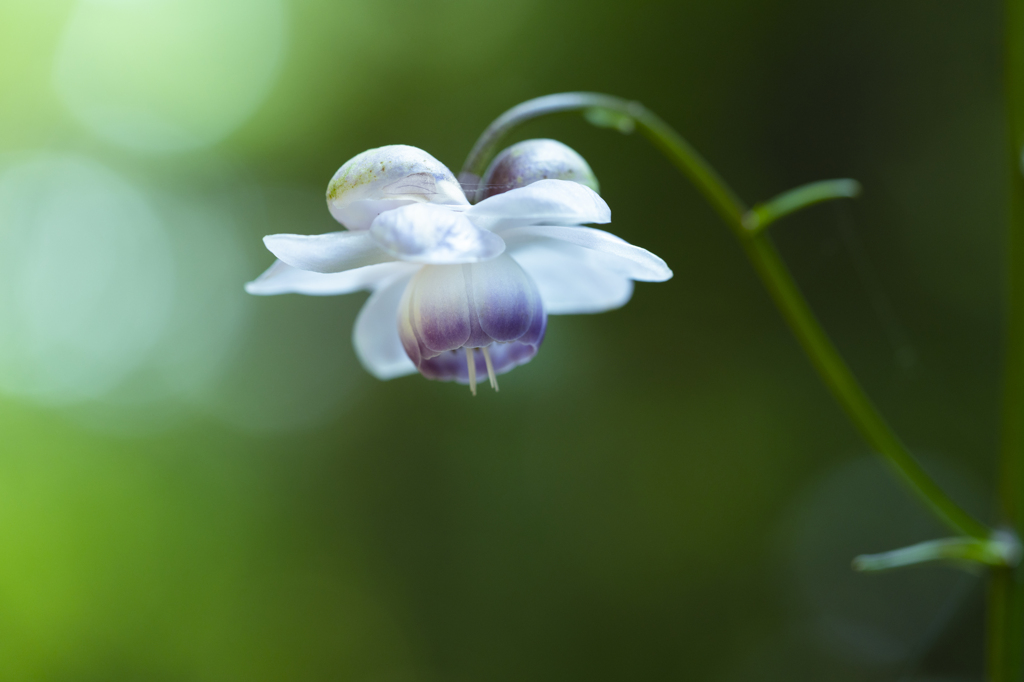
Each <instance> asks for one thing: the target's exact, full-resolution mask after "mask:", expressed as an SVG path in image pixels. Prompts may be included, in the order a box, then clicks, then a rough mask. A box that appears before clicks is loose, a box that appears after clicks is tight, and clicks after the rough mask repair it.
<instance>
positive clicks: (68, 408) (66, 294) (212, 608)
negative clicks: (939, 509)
mask: <svg viewBox="0 0 1024 682" xmlns="http://www.w3.org/2000/svg"><path fill="white" fill-rule="evenodd" d="M1000 30H1001V29H1000V26H999V16H998V7H997V5H996V3H993V2H972V3H935V2H928V1H927V0H901V1H899V2H883V1H882V0H861V1H859V2H854V1H853V0H841V1H838V2H825V3H823V2H812V1H811V0H775V1H772V0H720V1H717V2H712V1H711V0H692V1H690V2H667V1H662V2H655V1H649V0H636V1H634V2H630V3H622V2H614V1H606V0H587V1H584V0H552V1H543V0H517V1H516V2H504V3H489V2H480V1H479V0H477V1H472V0H451V1H447V2H434V3H421V2H414V1H412V0H376V1H375V2H355V1H348V0H80V1H77V2H76V1H72V0H0V680H4V681H8V680H10V681H12V682H20V681H22V680H26V681H27V680H52V681H60V682H65V681H79V680H83V681H91V680H97V681H98V680H104V681H115V680H151V681H152V680H156V681H159V680H176V681H177V680H197V681H198V680H210V681H213V680H218V681H220V680H240V681H241V680H244V681H246V682H258V681H261V680H268V681H269V680H328V679H329V680H354V681H363V680H365V681H367V682H384V681H388V682H391V681H395V682H405V681H418V680H430V681H441V680H464V681H467V682H469V681H477V680H510V681H511V680H525V679H529V680H591V681H593V680H623V679H630V680H636V679H693V680H724V681H733V680H735V681H740V680H780V681H781V680H785V681H787V682H789V681H801V680H832V681H839V682H844V681H847V680H849V681H856V680H897V679H900V680H911V679H912V680H939V679H942V680H960V679H964V680H968V679H976V678H979V677H980V671H981V665H982V664H981V661H982V628H983V625H982V608H983V604H982V595H983V590H984V583H983V580H981V579H980V578H979V577H977V576H973V575H970V574H967V573H963V572H956V571H954V570H952V569H949V568H944V567H927V568H920V569H914V570H908V571H902V572H895V573H892V574H884V575H870V576H866V575H862V574H855V573H853V572H852V571H851V570H850V568H849V562H850V560H851V559H852V558H853V556H854V555H856V554H859V553H863V552H877V551H884V550H888V549H893V548H895V547H898V546H900V545H903V544H908V543H911V542H916V541H920V540H925V539H929V538H932V537H937V536H939V535H941V534H943V529H942V528H940V527H939V526H938V525H937V524H936V523H935V522H934V521H932V520H931V519H930V518H929V517H927V516H926V515H925V513H924V512H923V511H922V510H921V509H920V508H919V507H918V505H917V502H916V501H914V500H913V499H911V497H910V495H909V494H908V493H907V492H905V491H904V490H903V489H902V488H900V486H899V484H898V483H897V482H896V481H895V480H894V479H893V478H892V477H891V476H890V475H889V473H888V472H887V471H886V470H885V468H884V466H883V464H882V463H881V462H879V461H877V460H876V459H875V458H873V456H872V455H871V454H870V453H869V452H867V451H866V449H865V447H864V446H863V444H862V443H861V441H860V440H859V439H858V436H857V434H856V433H855V432H854V430H853V429H852V427H851V426H850V425H849V424H848V423H847V422H846V421H845V420H844V417H843V416H842V415H841V413H840V412H839V410H838V408H837V407H836V406H835V405H834V404H833V403H832V402H831V400H830V398H829V396H828V395H827V393H826V391H825V389H824V388H823V387H822V386H821V385H820V384H819V383H818V381H817V378H816V377H815V375H814V374H813V372H812V370H811V368H810V366H809V365H808V363H807V361H806V360H805V358H804V357H803V356H802V355H801V353H800V351H799V349H798V348H797V346H796V344H795V342H794V341H793V340H792V338H791V337H790V335H789V333H788V332H787V330H786V328H785V327H784V325H783V323H782V321H781V320H780V319H779V317H778V315H777V314H776V313H775V311H774V310H773V309H772V306H771V303H770V301H769V299H768V297H767V295H766V294H765V293H764V292H763V291H762V290H761V289H760V288H759V285H758V283H757V281H756V280H755V277H754V275H753V273H752V272H751V271H750V270H749V266H748V265H747V263H746V262H745V261H744V259H743V255H742V253H741V252H740V250H739V249H738V248H737V246H736V245H735V244H734V242H733V240H732V238H731V236H730V235H729V234H728V232H727V230H726V229H724V228H723V226H722V225H721V224H720V223H719V221H718V219H717V218H716V216H715V215H714V214H713V212H712V211H711V210H710V209H709V207H708V206H707V205H705V203H704V202H703V201H702V199H701V198H700V197H699V196H698V194H697V193H696V192H695V191H694V190H693V188H692V187H690V186H689V185H688V184H687V183H686V182H685V180H684V179H683V178H682V177H681V176H680V175H679V174H678V173H677V172H676V171H675V170H674V169H673V168H672V167H671V166H670V164H669V163H668V162H667V161H666V160H665V159H664V158H663V157H661V156H660V155H659V154H658V153H657V152H656V151H655V150H654V149H653V148H651V147H650V145H648V144H647V142H646V141H645V140H643V139H642V138H641V137H639V136H637V135H633V136H629V135H621V134H619V133H616V132H613V131H609V130H601V129H597V128H593V127H591V126H589V125H588V124H587V123H586V122H585V121H584V120H583V119H582V118H581V117H579V116H564V117H560V118H552V119H547V120H543V121H538V122H534V123H531V124H529V125H528V126H526V127H525V128H524V129H522V131H521V135H520V136H519V138H518V139H523V138H525V137H554V138H557V139H559V140H561V141H563V142H565V143H567V144H569V145H570V146H572V147H573V148H575V149H576V150H577V151H579V152H580V153H581V154H582V155H583V156H584V157H585V158H586V159H587V160H588V161H589V163H590V165H591V166H592V167H593V169H594V171H595V172H596V174H597V176H598V178H599V179H600V182H601V188H602V192H603V196H604V197H605V199H606V200H607V201H608V203H609V205H610V206H611V207H612V211H613V223H612V225H611V228H610V229H611V230H612V231H614V232H616V233H617V234H619V235H620V236H622V237H623V238H625V239H627V240H629V241H631V242H633V243H635V244H638V245H641V246H644V247H646V248H648V249H650V250H651V251H653V252H654V253H657V254H659V255H660V256H662V257H663V258H665V260H666V261H667V262H668V264H669V265H670V266H671V267H672V268H673V270H674V271H675V277H674V279H672V280H671V281H669V282H668V283H665V284H658V285H653V284H639V285H638V286H637V289H636V293H635V295H634V298H633V300H632V301H631V302H630V304H629V305H627V306H626V307H625V308H623V309H621V310H618V311H614V312H610V313H606V314H602V315H595V316H575V317H554V318H552V319H551V320H550V323H549V327H548V334H547V339H546V341H545V343H544V346H543V348H542V350H541V352H540V353H539V355H538V356H537V358H536V359H535V360H534V361H533V362H531V363H530V364H528V365H525V366H523V367H520V368H518V369H516V370H515V371H513V372H512V373H510V374H508V375H506V376H503V377H502V378H501V392H500V393H499V394H494V393H492V392H491V391H489V389H487V388H486V387H484V388H482V389H481V392H480V395H479V396H478V397H476V398H472V397H471V396H470V394H469V391H468V390H467V389H466V387H464V386H458V385H455V384H446V383H436V382H431V381H428V380H426V379H423V378H422V377H419V376H412V377H406V378H402V379H398V380H394V381H390V382H378V381H376V380H374V379H373V378H372V377H370V376H369V375H368V374H366V373H365V371H364V370H363V369H362V368H361V367H360V366H359V363H358V361H357V359H356V357H355V355H354V352H353V349H352V346H351V342H350V335H351V330H352V325H353V321H354V318H355V315H356V313H357V311H358V309H359V307H360V306H361V304H362V302H363V300H365V294H356V295H350V296H344V297H332V298H314V297H301V296H280V297H268V298H256V297H249V296H247V295H246V294H245V293H244V292H243V290H242V285H243V283H244V282H245V281H248V280H250V279H253V278H254V277H256V276H257V275H258V274H259V273H260V272H262V271H263V270H264V269H265V268H266V267H267V266H269V264H270V263H271V262H272V260H273V259H272V256H271V255H270V254H269V253H268V252H267V251H266V250H265V249H264V248H263V246H262V243H261V241H260V239H261V237H262V236H263V235H265V234H270V233H275V232H297V233H320V232H326V231H331V230H333V229H336V224H335V223H334V222H333V221H332V220H331V218H330V215H329V214H328V212H327V210H326V207H325V204H324V196H323V193H324V190H325V188H326V185H327V181H328V180H329V178H330V177H331V175H332V174H333V172H334V171H335V170H336V169H337V168H338V167H339V166H340V165H341V164H342V163H343V162H344V161H346V160H347V159H349V158H350V157H352V156H353V155H355V154H357V153H359V152H360V151H363V150H365V149H368V148H371V147H376V146H380V145H384V144H393V143H404V144H411V145H415V146H419V147H421V148H423V149H425V150H427V151H428V152H430V153H431V154H433V155H434V156H436V157H437V158H439V159H440V160H442V161H443V162H445V163H446V164H448V165H449V167H451V168H452V169H453V170H454V171H455V172H458V168H459V166H460V165H461V163H462V160H463V159H464V158H465V155H466V154H467V153H468V151H469V148H470V146H471V145H472V143H473V142H474V140H475V139H476V137H477V135H478V134H479V133H480V132H481V131H482V130H483V129H484V127H485V126H486V125H487V124H488V123H489V122H490V121H491V120H492V119H493V118H494V117H496V116H497V115H498V114H500V113H501V112H502V111H504V110H505V109H507V108H509V107H511V106H512V105H514V104H516V103H518V102H521V101H523V100H525V99H528V98H531V97H535V96H539V95H543V94H548V93H552V92H559V91H567V90H593V91H599V92H607V93H610V94H615V95H619V96H623V97H628V98H633V99H637V100H639V101H642V102H643V103H644V104H645V105H647V106H648V107H649V108H651V109H652V110H653V111H655V112H657V113H658V114H659V115H660V116H662V117H663V118H664V119H666V120H667V121H668V122H670V123H672V124H673V125H675V126H676V127H677V128H678V129H679V130H680V131H681V132H682V133H683V134H684V135H686V136H688V137H689V139H690V140H691V141H692V142H693V143H694V144H695V146H697V148H698V149H699V150H701V152H702V153H703V154H704V155H705V156H706V157H707V158H708V159H709V160H710V161H711V162H712V164H714V165H715V167H716V168H717V169H718V170H719V171H720V172H721V173H722V174H723V175H724V176H725V177H726V178H727V179H728V180H729V181H730V183H732V184H733V186H734V187H735V188H736V189H737V191H738V192H740V194H741V195H742V196H743V197H744V198H745V199H746V200H747V201H750V202H753V201H757V200H763V199H766V198H769V197H770V196H773V195H774V194H776V193H778V192H781V191H783V190H786V189H789V188H790V187H793V186H795V185H797V184H800V183H804V182H809V181H813V180H819V179H824V178H831V177H853V178H857V179H858V180H860V181H861V182H862V183H863V185H864V187H865V192H864V195H863V197H862V198H861V199H859V200H857V201H856V202H855V203H854V202H840V203H835V204H829V205H824V206H819V207H815V208H812V209H810V210H808V211H806V212H805V213H802V214H800V215H796V216H793V217H790V218H787V219H785V220H784V221H782V222H780V223H778V224H776V225H774V226H773V227H772V228H771V229H772V231H773V233H774V234H775V236H776V238H777V241H778V243H779V246H780V248H781V250H782V252H783V254H784V256H785V258H786V259H787V262H788V263H789V264H790V265H791V267H792V269H793V271H794V273H795V275H796V277H797V279H798V281H799V282H800V284H801V286H802V287H803V288H804V290H805V292H806V294H807V296H808V298H809V299H810V301H811V303H812V304H813V306H814V308H815V310H816V312H817V313H818V314H819V315H820V317H821V319H822V322H823V324H824V325H825V327H826V328H827V329H828V330H829V332H830V333H831V334H832V335H833V336H834V338H835V339H836V342H837V344H838V346H839V347H840V349H841V350H842V351H843V352H844V353H845V354H847V356H848V358H849V360H850V362H851V364H852V366H853V367H854V369H855V370H856V371H857V372H858V374H859V375H860V377H861V378H862V380H863V382H864V384H865V385H866V387H867V389H868V391H869V393H870V394H871V395H872V396H873V397H875V399H876V400H877V402H878V403H879V405H880V407H881V408H882V411H883V412H884V413H885V414H886V415H887V416H888V417H889V418H890V420H891V421H892V423H893V425H894V426H895V427H896V429H897V431H898V432H900V433H901V434H902V435H903V437H904V439H905V440H906V441H907V442H908V443H909V445H910V446H911V448H912V449H913V450H914V451H915V452H916V453H917V454H919V455H920V457H921V458H922V459H923V461H924V462H925V463H926V465H927V466H928V467H929V468H930V469H931V470H933V471H934V473H935V475H936V476H937V477H938V478H939V479H940V480H941V481H943V482H944V483H945V484H946V485H947V486H948V488H949V489H950V490H951V491H952V493H953V494H954V496H955V497H957V499H958V501H960V502H961V503H963V504H964V505H965V506H966V507H967V508H969V509H970V510H972V511H974V512H975V513H977V514H979V515H981V516H982V517H983V518H989V517H990V516H991V515H990V514H989V512H990V507H991V506H992V501H991V493H990V490H991V488H992V476H993V470H994V452H995V446H996V437H997V422H998V419H997V417H998V414H997V411H998V396H999V385H1000V379H999V372H1000V361H999V357H1000V352H1001V347H1000V332H1001V328H1002V321H1001V320H1002V314H1001V301H1002V299H1001V290H1000V287H1001V284H1002V274H1001V273H1002V258H1003V256H1002V253H1003V251H1002V241H1003V219H1004V208H1003V204H1004V194H1005V181H1004V177H1005V175H1004V170H1005V164H1006V160H1005V159H1004V156H1003V153H1002V151H1001V150H1002V139H1003V132H1002V130H1003V129H1002V118H1001V116H1002V114H1001V101H1000V91H999V72H1000V68H999V64H1000V44H999V38H1000ZM511 141H514V140H510V142H511Z"/></svg>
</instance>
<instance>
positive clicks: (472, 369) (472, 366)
mask: <svg viewBox="0 0 1024 682" xmlns="http://www.w3.org/2000/svg"><path fill="white" fill-rule="evenodd" d="M484 357H487V356H484ZM466 365H467V367H469V391H470V393H472V394H473V395H476V360H475V359H474V358H473V349H472V348H466Z"/></svg>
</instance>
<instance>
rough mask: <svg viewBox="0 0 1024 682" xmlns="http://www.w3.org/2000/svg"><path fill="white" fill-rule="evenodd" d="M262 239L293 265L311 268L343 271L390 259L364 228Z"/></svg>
mask: <svg viewBox="0 0 1024 682" xmlns="http://www.w3.org/2000/svg"><path fill="white" fill-rule="evenodd" d="M263 243H264V244H266V245H267V248H268V249H270V252H271V253H273V254H274V255H275V256H277V257H278V258H280V259H281V260H283V261H284V262H285V263H287V264H288V265H290V266H292V267H293V268H298V269H300V270H312V271H313V272H344V271H345V270H352V269H354V268H361V267H363V266H365V265H374V264H376V263H386V262H388V261H392V260H394V258H392V257H391V256H390V255H388V254H387V253H386V252H385V251H383V250H382V249H381V248H380V247H378V246H377V245H376V244H375V243H374V242H373V240H372V239H370V235H368V234H367V233H366V232H328V233H327V234H313V235H305V234H271V235H267V236H266V237H264V238H263Z"/></svg>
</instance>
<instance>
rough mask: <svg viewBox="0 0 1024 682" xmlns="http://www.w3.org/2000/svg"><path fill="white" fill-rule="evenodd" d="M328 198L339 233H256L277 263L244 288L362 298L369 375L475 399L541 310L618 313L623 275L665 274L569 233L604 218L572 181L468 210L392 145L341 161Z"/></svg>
mask: <svg viewBox="0 0 1024 682" xmlns="http://www.w3.org/2000/svg"><path fill="white" fill-rule="evenodd" d="M587 170H588V172H589V169H587ZM327 199H328V206H329V208H330V211H331V214H332V215H333V216H334V217H335V219H337V220H338V222H340V223H342V225H344V226H345V227H346V228H347V229H346V230H342V231H340V232H330V233H327V234H321V235H309V236H307V235H295V234H276V235H270V236H267V237H265V238H264V240H263V241H264V243H265V244H266V245H267V248H268V249H270V251H271V252H272V253H273V254H274V255H275V256H277V258H278V260H277V262H275V263H274V264H273V265H272V266H271V267H270V269H268V270H267V271H266V272H265V273H263V274H262V275H261V276H260V277H259V278H257V279H256V280H255V281H253V282H249V283H248V284H247V285H246V291H248V292H249V293H251V294H259V295H271V294H284V293H300V294H309V295H331V294H347V293H351V292H354V291H360V290H370V291H372V292H373V293H372V295H371V296H370V298H369V300H368V301H367V302H366V305H364V306H363V309H362V310H361V311H360V312H359V316H358V317H357V319H356V324H355V330H354V334H353V342H354V344H355V348H356V353H357V354H358V356H359V359H360V360H361V361H362V363H363V365H364V366H365V367H366V369H367V370H368V371H369V372H370V373H371V374H373V375H374V376H376V377H377V378H379V379H391V378H394V377H398V376H403V375H406V374H411V373H413V372H416V371H417V370H418V371H419V372H420V373H421V374H423V375H424V376H426V377H429V378H432V379H443V380H452V379H454V380H455V381H458V382H460V383H468V384H469V385H470V387H471V388H472V390H473V392H474V393H475V392H476V376H477V374H481V375H482V374H483V373H487V374H488V376H489V379H490V382H491V385H492V386H493V387H494V388H495V389H497V380H496V378H495V377H496V375H497V374H501V373H503V372H507V371H509V370H510V369H512V368H513V367H515V366H516V365H520V364H523V363H525V362H528V361H529V360H531V359H532V358H533V356H534V355H535V354H536V353H537V349H538V348H539V347H540V344H541V341H542V340H543V338H544V331H545V327H546V323H547V315H548V314H552V315H562V314H572V313H596V312H602V311H605V310H611V309H613V308H618V307H620V306H622V305H624V304H625V303H626V302H627V301H628V300H629V298H630V296H631V295H632V293H633V280H641V281H654V282H660V281H664V280H667V279H669V278H670V277H671V276H672V272H671V270H669V269H668V267H667V266H666V265H665V262H664V261H663V260H662V259H660V258H658V257H657V256H655V255H654V254H652V253H650V252H649V251H646V250H644V249H641V248H639V247H637V246H633V245H632V244H629V243H627V242H625V241H623V240H621V239H619V238H618V237H616V236H615V235H612V234H610V233H608V232H604V231H602V230H597V229H594V228H590V227H579V225H581V224H583V223H607V222H609V221H610V220H611V211H610V210H609V208H608V205H607V204H606V203H605V202H604V200H603V199H601V197H600V196H599V195H598V194H597V193H596V192H594V191H593V190H592V189H590V188H588V187H585V186H584V185H582V184H579V183H577V182H570V181H567V180H554V179H542V180H538V181H536V182H532V183H531V184H529V185H527V186H525V187H517V188H515V189H511V190H509V191H506V192H504V193H502V194H497V195H494V196H490V197H489V198H487V199H484V200H483V201H481V202H479V203H477V204H475V205H472V206H471V205H470V204H469V202H468V201H467V200H466V196H465V194H464V193H463V191H462V188H461V187H460V186H459V183H458V181H456V179H455V177H454V176H453V175H452V173H451V171H449V170H448V169H447V168H446V167H445V166H444V165H443V164H441V163H440V162H439V161H437V160H436V159H434V157H432V156H430V155H429V154H427V153H426V152H424V151H422V150H419V149H416V148H415V147H408V146H404V145H392V146H388V147H381V148H379V149H371V150H369V151H367V152H363V153H362V154H360V155H358V156H356V157H355V158H353V159H351V160H350V161H349V162H347V163H346V164H345V165H344V166H342V167H341V169H340V170H339V171H338V172H337V173H336V174H335V176H334V178H333V179H332V180H331V183H330V186H329V187H328V192H327ZM477 350H479V351H480V352H479V353H478V352H476V351H477Z"/></svg>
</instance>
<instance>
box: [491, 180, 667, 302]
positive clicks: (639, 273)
mask: <svg viewBox="0 0 1024 682" xmlns="http://www.w3.org/2000/svg"><path fill="white" fill-rule="evenodd" d="M499 196H504V195H499ZM495 198H497V197H495ZM501 237H502V239H504V240H505V243H506V244H507V245H508V247H509V248H510V249H512V248H514V247H520V246H523V245H526V244H529V243H533V242H536V243H545V242H548V243H550V242H551V241H560V242H565V243H567V244H573V245H576V246H582V247H584V248H587V249H593V250H594V251H597V252H600V253H602V254H606V255H607V256H608V257H607V258H605V259H604V262H605V264H606V266H607V267H608V268H609V269H610V270H611V271H612V272H616V273H618V274H620V275H622V276H624V277H629V278H630V279H635V280H639V281H641V282H664V281H665V280H668V279H671V278H672V270H670V269H669V267H668V265H666V264H665V261H663V260H662V259H661V258H659V257H658V256H655V255H654V254H653V253H651V252H650V251H648V250H647V249H642V248H640V247H639V246H634V245H632V244H630V243H629V242H627V241H625V240H623V239H620V238H618V237H616V236H615V235H613V234H611V233H610V232H605V231H604V230H598V229H595V228H592V227H563V226H554V225H529V226H525V227H513V228H511V229H508V230H503V231H502V233H501Z"/></svg>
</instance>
